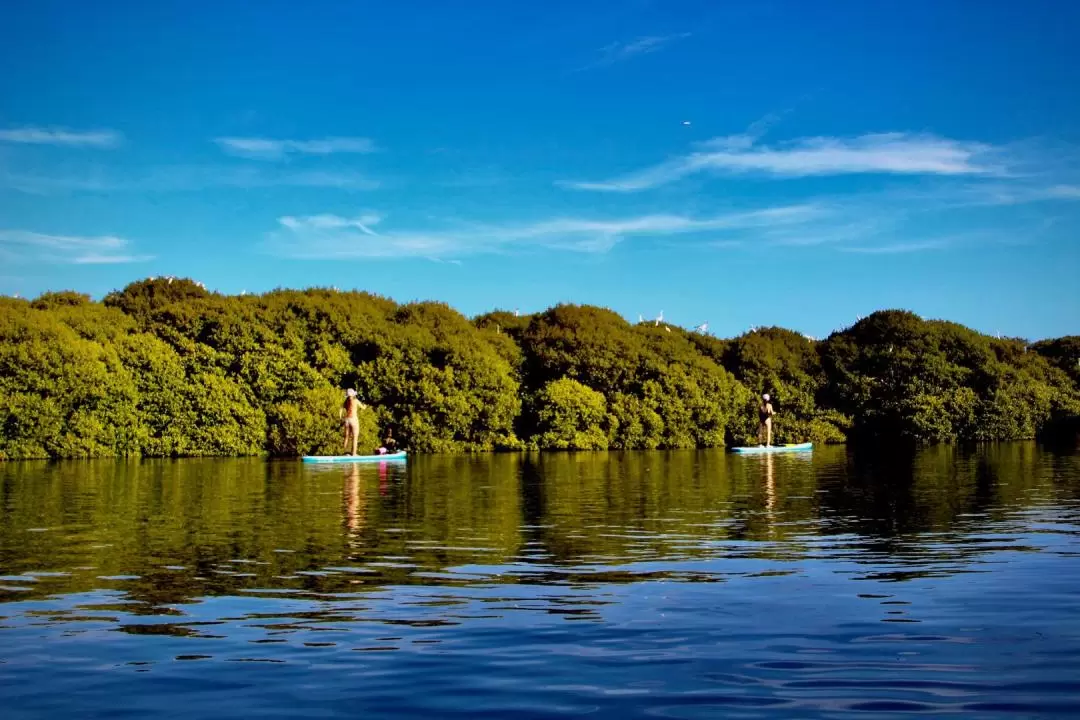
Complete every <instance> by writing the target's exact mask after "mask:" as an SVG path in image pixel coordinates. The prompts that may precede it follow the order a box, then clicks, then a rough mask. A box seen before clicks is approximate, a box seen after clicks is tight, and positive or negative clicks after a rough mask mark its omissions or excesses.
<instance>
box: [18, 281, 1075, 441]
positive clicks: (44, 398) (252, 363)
mask: <svg viewBox="0 0 1080 720" xmlns="http://www.w3.org/2000/svg"><path fill="white" fill-rule="evenodd" d="M347 387H353V388H356V390H357V391H358V393H359V395H360V398H361V399H362V400H363V401H364V402H365V403H367V405H368V408H366V409H365V410H364V411H363V412H362V414H361V415H362V417H361V437H360V442H361V447H365V448H372V449H373V448H375V447H376V446H377V445H378V444H379V438H380V437H383V436H384V435H385V433H386V432H387V431H388V430H392V431H393V434H394V436H395V437H396V438H397V439H398V442H399V443H401V444H402V445H403V446H405V447H407V448H409V449H410V450H412V451H414V452H470V451H496V450H523V449H566V450H603V449H658V448H692V447H720V446H724V445H733V444H734V445H741V444H748V443H751V444H752V443H754V442H756V431H757V412H756V406H757V403H758V399H759V398H760V396H761V394H762V393H764V392H768V393H769V394H770V395H771V396H772V402H773V403H774V406H775V407H776V408H777V410H778V413H779V414H778V415H777V417H776V418H775V420H774V441H775V442H780V443H782V442H797V441H806V440H812V441H814V442H816V443H842V442H847V441H849V440H868V439H869V440H873V439H884V440H888V441H906V442H918V443H934V442H955V441H993V440H1013V439H1024V438H1033V437H1040V436H1050V435H1068V436H1072V437H1075V435H1076V433H1077V432H1078V429H1080V336H1069V337H1063V338H1057V339H1052V340H1043V341H1040V342H1037V343H1033V344H1029V343H1027V342H1026V341H1024V340H1022V339H1015V338H1005V339H1002V338H995V337H990V336H987V335H983V334H981V333H978V332H976V331H974V330H971V329H969V328H966V327H964V326H962V325H958V324H956V323H951V322H946V321H940V320H923V319H922V318H920V317H918V316H917V315H915V314H914V313H910V312H907V311H902V310H884V311H879V312H876V313H874V314H872V315H870V316H868V317H866V318H863V319H861V320H860V321H859V322H857V323H856V324H855V325H853V326H851V327H849V328H846V329H843V330H840V331H837V332H834V333H832V334H831V335H830V336H829V337H828V338H826V339H824V340H813V339H810V338H807V337H806V336H804V335H802V334H800V333H797V332H793V331H791V330H786V329H783V328H778V327H769V328H760V329H756V330H754V331H751V332H748V333H744V334H743V335H740V336H739V337H736V338H731V339H720V338H716V337H713V336H710V335H706V334H703V333H697V332H690V331H686V330H683V329H682V328H678V327H675V326H669V325H660V326H657V325H655V324H654V323H653V322H652V321H649V322H645V323H638V324H636V325H635V324H631V323H629V322H627V321H626V320H625V319H624V318H622V317H621V316H619V315H618V314H616V313H614V312H612V311H610V310H607V309H604V308H600V307H594V306H578V305H557V306H555V307H552V308H549V309H548V310H546V311H544V312H539V313H535V314H532V315H524V316H518V315H516V314H514V313H510V312H505V311H494V312H490V313H486V314H484V315H480V316H478V317H476V318H474V319H472V320H470V319H468V318H466V317H464V316H463V315H461V314H460V313H458V312H457V311H455V310H453V309H452V308H450V307H449V306H448V305H446V304H444V303H438V302H417V303H408V304H398V303H395V302H394V301H392V300H389V299H387V298H384V297H380V296H377V295H372V294H369V293H366V292H339V291H336V290H327V289H308V290H286V289H281V290H275V291H272V292H268V293H265V294H262V295H234V296H227V295H221V294H217V293H213V292H209V291H207V290H206V289H205V288H204V287H202V286H201V285H200V284H198V283H195V282H193V281H191V280H186V279H178V278H156V279H147V280H142V281H138V282H134V283H131V284H129V285H128V286H126V287H125V288H123V289H122V290H119V291H116V292H113V293H110V294H109V295H107V296H106V297H105V298H104V299H103V300H102V301H101V302H94V301H91V299H90V298H89V296H87V295H84V294H81V293H77V292H73V291H62V292H48V293H44V294H42V295H41V296H39V297H37V298H36V299H33V300H23V299H17V298H7V297H4V298H0V459H7V460H13V459H28V458H61V457H108V456H148V457H181V456H199V455H225V456H234V455H260V454H268V455H283V456H295V455H301V454H323V453H338V452H341V426H340V422H339V420H338V409H339V408H340V406H341V402H342V399H343V395H344V389H345V388H347Z"/></svg>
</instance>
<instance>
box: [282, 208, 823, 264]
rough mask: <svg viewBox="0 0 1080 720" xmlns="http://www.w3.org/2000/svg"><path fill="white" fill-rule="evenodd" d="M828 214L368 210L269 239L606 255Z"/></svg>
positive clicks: (336, 252) (294, 250)
mask: <svg viewBox="0 0 1080 720" xmlns="http://www.w3.org/2000/svg"><path fill="white" fill-rule="evenodd" d="M822 212H824V211H823V210H822V209H821V208H819V207H817V206H814V205H789V206H783V207H775V208H766V209H760V210H747V211H742V212H732V213H727V214H724V215H716V216H712V217H705V218H694V217H688V216H685V215H642V216H638V217H630V218H623V219H617V220H589V219H581V218H556V219H551V220H544V221H540V222H535V223H529V224H517V225H513V224H506V225H479V226H474V227H472V228H469V229H462V230H436V231H409V230H404V231H387V232H379V231H377V230H375V226H377V225H378V224H380V222H381V221H382V218H381V217H380V216H378V215H375V214H365V215H361V216H359V217H356V218H344V217H339V216H337V215H312V216H307V217H294V216H285V217H282V218H279V220H278V224H279V225H280V227H281V229H279V230H278V231H277V232H275V233H272V234H271V235H270V237H269V238H268V243H267V249H268V250H269V251H270V252H272V253H274V254H278V255H282V256H286V257H294V258H307V259H318V258H323V259H326V258H338V259H347V258H403V257H425V258H440V259H441V258H445V257H457V256H462V255H472V254H478V253H494V252H509V251H514V250H532V249H541V248H543V249H549V250H566V251H572V252H580V253H602V252H606V251H608V250H610V249H611V248H612V247H614V246H615V245H616V244H617V243H619V242H621V241H622V240H625V239H627V238H632V237H650V236H652V237H659V236H673V235H694V234H700V233H709V232H711V233H714V232H716V231H749V230H752V229H755V228H769V227H777V226H785V225H797V224H800V223H805V222H807V221H809V220H811V219H813V218H815V217H817V216H818V215H820V214H821V213H822Z"/></svg>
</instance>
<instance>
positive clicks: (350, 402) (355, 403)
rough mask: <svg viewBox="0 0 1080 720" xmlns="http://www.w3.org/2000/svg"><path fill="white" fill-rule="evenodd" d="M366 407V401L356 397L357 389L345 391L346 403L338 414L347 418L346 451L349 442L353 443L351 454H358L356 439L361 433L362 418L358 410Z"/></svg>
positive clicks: (346, 450)
mask: <svg viewBox="0 0 1080 720" xmlns="http://www.w3.org/2000/svg"><path fill="white" fill-rule="evenodd" d="M362 407H364V403H362V402H360V401H359V400H357V398H356V391H355V390H353V389H352V388H349V389H348V390H346V391H345V404H344V405H342V406H341V410H340V412H338V416H339V417H342V418H344V419H345V452H348V451H349V443H350V442H351V443H352V452H351V453H349V454H351V455H355V454H356V440H357V436H358V435H359V434H360V418H359V417H358V416H357V412H359V410H360V409H361V408H362Z"/></svg>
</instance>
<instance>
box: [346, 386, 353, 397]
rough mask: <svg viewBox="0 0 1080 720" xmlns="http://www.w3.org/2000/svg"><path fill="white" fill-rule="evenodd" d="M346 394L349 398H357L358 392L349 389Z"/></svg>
mask: <svg viewBox="0 0 1080 720" xmlns="http://www.w3.org/2000/svg"><path fill="white" fill-rule="evenodd" d="M345 394H346V395H348V396H349V397H356V391H355V390H353V389H352V388H349V389H348V390H346V391H345Z"/></svg>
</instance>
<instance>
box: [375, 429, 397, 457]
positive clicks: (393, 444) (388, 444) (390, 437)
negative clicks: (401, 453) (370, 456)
mask: <svg viewBox="0 0 1080 720" xmlns="http://www.w3.org/2000/svg"><path fill="white" fill-rule="evenodd" d="M396 450H397V440H395V439H394V429H393V428H391V427H387V428H386V437H385V438H383V442H382V447H380V448H379V450H378V453H379V454H380V455H385V454H387V453H392V452H395V451H396Z"/></svg>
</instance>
